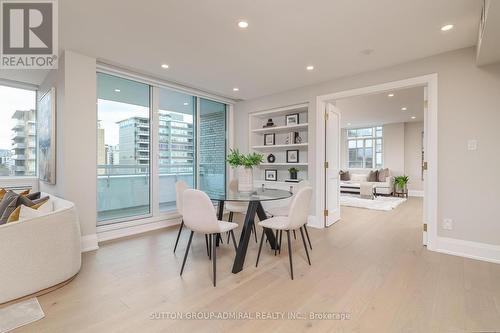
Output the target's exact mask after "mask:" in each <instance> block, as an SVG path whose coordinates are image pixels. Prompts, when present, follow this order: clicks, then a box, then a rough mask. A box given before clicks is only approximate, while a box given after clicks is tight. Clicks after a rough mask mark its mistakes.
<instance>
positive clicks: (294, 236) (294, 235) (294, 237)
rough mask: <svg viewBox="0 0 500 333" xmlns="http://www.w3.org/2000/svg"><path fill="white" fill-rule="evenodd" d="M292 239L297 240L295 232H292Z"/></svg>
mask: <svg viewBox="0 0 500 333" xmlns="http://www.w3.org/2000/svg"><path fill="white" fill-rule="evenodd" d="M293 239H297V235H296V234H295V230H294V231H293Z"/></svg>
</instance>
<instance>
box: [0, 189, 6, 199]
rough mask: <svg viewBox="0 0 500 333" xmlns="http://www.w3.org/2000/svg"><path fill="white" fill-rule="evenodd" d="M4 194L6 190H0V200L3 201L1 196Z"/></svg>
mask: <svg viewBox="0 0 500 333" xmlns="http://www.w3.org/2000/svg"><path fill="white" fill-rule="evenodd" d="M5 193H7V190H6V189H4V188H0V200H2V199H3V196H4V195H5Z"/></svg>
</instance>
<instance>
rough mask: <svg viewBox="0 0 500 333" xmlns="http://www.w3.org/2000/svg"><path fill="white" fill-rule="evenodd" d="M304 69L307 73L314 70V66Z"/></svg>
mask: <svg viewBox="0 0 500 333" xmlns="http://www.w3.org/2000/svg"><path fill="white" fill-rule="evenodd" d="M306 69H307V70H308V71H312V70H313V69H314V66H313V65H309V66H307V67H306Z"/></svg>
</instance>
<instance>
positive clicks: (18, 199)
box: [0, 194, 40, 225]
mask: <svg viewBox="0 0 500 333" xmlns="http://www.w3.org/2000/svg"><path fill="white" fill-rule="evenodd" d="M12 198H13V199H12V200H11V201H10V202H9V204H8V205H7V207H5V210H4V212H3V214H2V215H1V217H0V225H1V224H4V223H7V221H8V220H9V216H10V215H11V214H12V213H13V212H14V210H15V209H16V208H17V207H19V206H21V205H24V206H28V207H31V206H33V205H35V202H33V201H32V200H30V199H28V198H27V197H26V196H24V195H20V194H16V195H15V196H13V197H12ZM39 200H40V199H39Z"/></svg>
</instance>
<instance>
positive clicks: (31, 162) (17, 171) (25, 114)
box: [11, 110, 36, 176]
mask: <svg viewBox="0 0 500 333" xmlns="http://www.w3.org/2000/svg"><path fill="white" fill-rule="evenodd" d="M12 119H14V127H12V156H11V159H12V162H11V163H12V166H11V168H12V173H13V174H14V175H16V176H34V175H35V174H36V126H35V110H17V111H16V112H14V114H13V115H12Z"/></svg>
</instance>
